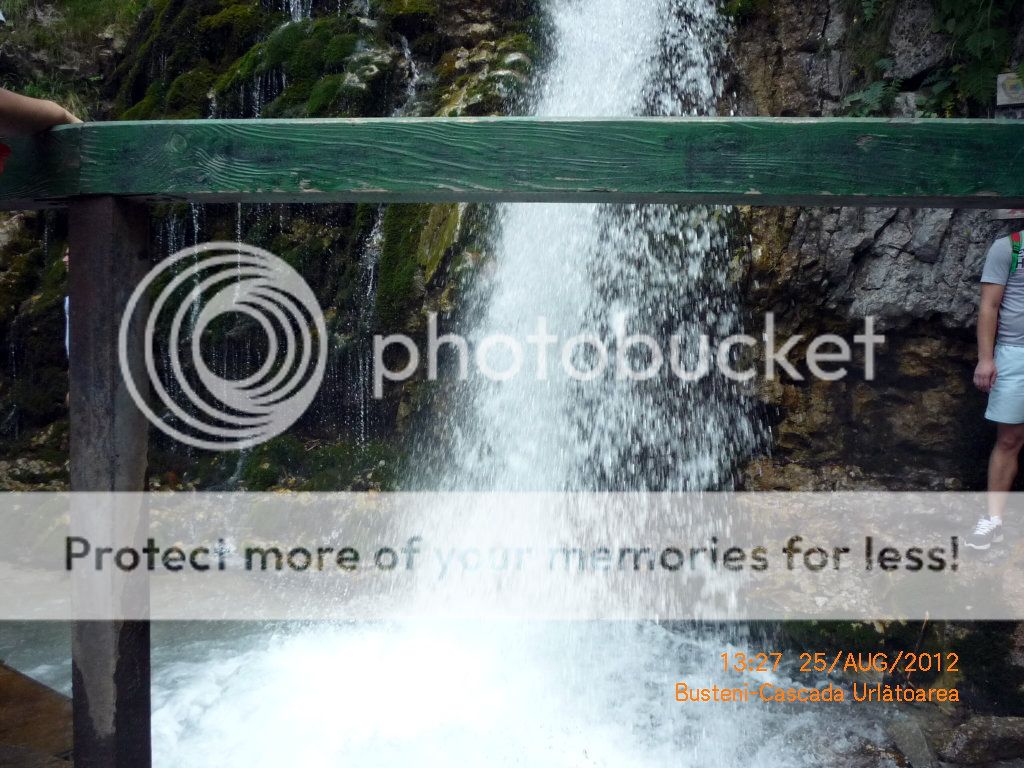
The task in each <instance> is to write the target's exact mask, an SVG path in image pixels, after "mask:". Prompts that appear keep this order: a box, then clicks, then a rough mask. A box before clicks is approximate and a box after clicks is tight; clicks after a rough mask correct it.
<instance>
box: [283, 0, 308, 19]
mask: <svg viewBox="0 0 1024 768" xmlns="http://www.w3.org/2000/svg"><path fill="white" fill-rule="evenodd" d="M282 10H284V11H285V12H287V13H288V15H289V16H291V19H292V21H304V20H306V19H308V18H310V17H311V16H312V15H313V0H282Z"/></svg>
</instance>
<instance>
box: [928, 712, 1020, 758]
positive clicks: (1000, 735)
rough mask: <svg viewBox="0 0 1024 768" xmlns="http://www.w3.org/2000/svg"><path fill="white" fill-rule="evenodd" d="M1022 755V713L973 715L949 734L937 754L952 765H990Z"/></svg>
mask: <svg viewBox="0 0 1024 768" xmlns="http://www.w3.org/2000/svg"><path fill="white" fill-rule="evenodd" d="M1022 755H1024V717H972V718H971V719H970V720H968V721H967V722H966V723H964V724H963V725H961V726H959V727H958V728H956V729H955V730H954V731H953V733H952V734H950V737H949V740H948V741H947V742H946V744H945V745H943V746H942V748H941V749H940V751H939V757H940V758H942V759H943V760H945V761H946V762H948V763H953V764H954V765H991V764H993V763H997V762H999V761H1001V760H1018V759H1020V758H1021V756H1022Z"/></svg>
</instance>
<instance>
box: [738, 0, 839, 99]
mask: <svg viewBox="0 0 1024 768" xmlns="http://www.w3.org/2000/svg"><path fill="white" fill-rule="evenodd" d="M847 25H848V20H847V13H846V5H845V4H844V3H843V2H842V0H807V2H781V3H773V4H771V6H770V7H769V8H765V9H764V10H763V11H759V12H758V13H757V14H756V15H755V16H753V17H752V18H749V19H744V20H741V23H740V25H739V26H738V28H737V30H736V35H735V38H734V42H733V46H732V55H733V59H734V61H735V64H736V72H735V73H734V78H733V80H732V81H731V83H730V85H729V87H727V88H726V92H729V91H733V92H735V93H736V95H737V97H738V99H739V108H740V111H741V112H742V113H744V114H758V115H778V116H790V115H803V116H820V115H824V116H829V115H833V114H835V113H836V111H837V109H838V107H839V102H840V101H841V99H842V97H843V96H844V95H845V93H846V91H847V88H848V85H849V80H850V74H851V72H850V69H851V64H850V57H849V54H848V53H847V52H846V51H844V50H843V49H842V48H841V47H838V45H839V43H840V42H841V41H842V39H843V38H844V35H845V34H846V31H847Z"/></svg>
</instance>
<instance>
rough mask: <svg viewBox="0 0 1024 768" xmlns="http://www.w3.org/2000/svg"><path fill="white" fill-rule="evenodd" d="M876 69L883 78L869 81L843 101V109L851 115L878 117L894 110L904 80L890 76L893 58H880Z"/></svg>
mask: <svg viewBox="0 0 1024 768" xmlns="http://www.w3.org/2000/svg"><path fill="white" fill-rule="evenodd" d="M875 69H876V70H877V71H879V72H881V73H882V79H881V80H874V81H872V82H870V83H868V85H867V86H865V87H864V88H863V89H862V90H859V91H856V92H855V93H851V94H850V95H849V96H847V97H846V99H845V100H844V101H843V110H844V111H845V113H846V114H848V115H850V116H851V117H877V116H880V115H886V114H888V113H889V112H890V111H891V110H892V105H893V102H894V101H895V100H896V96H897V95H898V94H899V92H900V87H901V85H902V81H901V80H900V79H899V78H897V77H891V76H890V73H891V72H892V69H893V61H892V60H891V59H879V60H878V61H877V62H875Z"/></svg>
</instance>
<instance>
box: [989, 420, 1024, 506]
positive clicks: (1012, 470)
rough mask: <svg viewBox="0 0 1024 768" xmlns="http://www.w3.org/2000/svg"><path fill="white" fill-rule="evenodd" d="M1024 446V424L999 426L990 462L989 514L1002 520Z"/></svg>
mask: <svg viewBox="0 0 1024 768" xmlns="http://www.w3.org/2000/svg"><path fill="white" fill-rule="evenodd" d="M1022 446H1024V424H997V425H996V444H995V447H993V448H992V455H991V456H990V457H989V460H988V514H989V517H990V518H992V519H994V520H1002V518H1003V510H1004V509H1005V508H1006V494H1007V493H1009V491H1010V488H1012V487H1013V481H1014V480H1015V479H1016V477H1017V466H1018V457H1019V456H1020V449H1021V447H1022Z"/></svg>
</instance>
